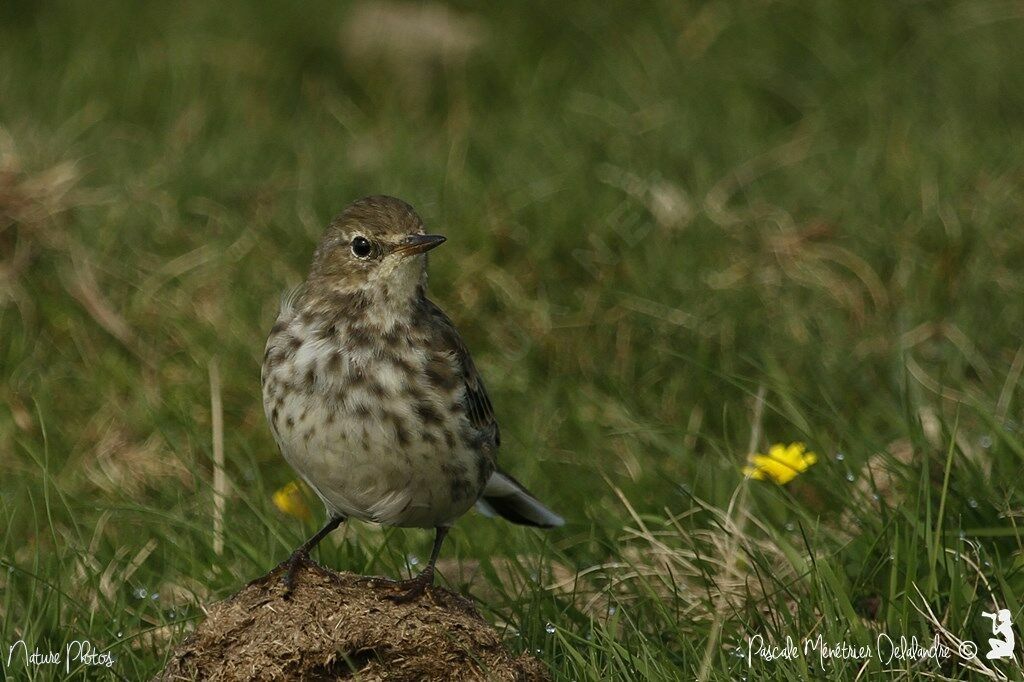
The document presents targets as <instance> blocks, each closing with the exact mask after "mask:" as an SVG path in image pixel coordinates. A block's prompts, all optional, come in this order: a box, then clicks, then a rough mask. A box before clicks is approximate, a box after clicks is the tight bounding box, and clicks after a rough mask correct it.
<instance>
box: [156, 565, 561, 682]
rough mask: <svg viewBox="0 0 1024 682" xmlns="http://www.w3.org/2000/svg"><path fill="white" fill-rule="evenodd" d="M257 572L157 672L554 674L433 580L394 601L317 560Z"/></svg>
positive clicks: (370, 676) (209, 676)
mask: <svg viewBox="0 0 1024 682" xmlns="http://www.w3.org/2000/svg"><path fill="white" fill-rule="evenodd" d="M297 582H298V584H297V586H296V588H295V591H294V592H293V593H292V595H291V596H290V597H289V598H288V599H284V597H283V595H284V587H283V585H282V583H281V580H280V576H279V574H278V575H275V574H273V573H271V574H269V575H268V576H265V577H264V578H261V579H260V580H257V581H254V582H253V583H252V584H250V585H248V586H246V587H245V588H243V589H242V590H241V591H240V592H239V593H238V594H236V595H234V596H233V597H231V598H229V599H226V600H225V601H222V602H219V603H217V604H215V605H214V606H212V607H211V608H210V609H209V611H208V613H207V617H206V620H205V621H204V622H203V623H202V624H201V625H199V627H198V628H197V629H196V632H195V633H193V634H192V635H191V636H190V637H188V639H186V640H185V641H184V642H183V643H182V644H181V645H180V646H179V647H178V649H177V650H176V651H175V652H174V654H173V656H172V657H171V660H170V662H169V663H168V665H167V667H166V668H165V669H164V671H163V672H162V673H160V675H158V676H157V678H156V679H157V680H161V681H164V682H168V681H171V680H194V679H202V680H252V679H261V680H292V679H305V680H335V679H341V680H344V679H359V680H454V679H458V680H475V679H486V680H548V679H550V676H549V674H548V671H547V669H546V668H545V667H544V665H543V664H542V663H541V662H540V661H538V660H537V659H535V658H533V657H532V656H529V655H527V654H525V653H524V654H519V655H518V656H517V655H515V654H513V653H512V652H510V651H509V650H508V649H507V648H506V647H505V646H504V644H503V643H502V641H501V637H500V635H499V634H498V632H497V631H496V630H495V629H494V628H493V627H491V625H489V624H488V623H487V622H486V621H485V620H484V619H483V618H482V617H481V616H480V614H479V613H478V612H477V611H476V609H474V608H473V606H472V604H471V603H470V602H469V601H468V600H466V599H465V598H463V597H461V596H459V595H457V594H454V593H452V592H449V591H448V590H445V589H443V588H439V587H434V588H430V589H429V590H428V592H427V593H426V594H425V595H423V597H421V598H420V599H418V600H416V601H414V602H412V603H408V604H395V603H393V602H391V601H388V600H387V599H386V598H385V595H387V594H388V591H389V590H390V589H391V588H390V587H387V586H370V585H368V584H367V583H366V582H361V581H360V578H359V576H356V575H353V574H351V573H340V574H339V573H334V572H333V571H328V570H327V569H321V568H319V567H316V568H313V567H309V568H304V569H303V570H301V571H300V572H299V574H298V578H297Z"/></svg>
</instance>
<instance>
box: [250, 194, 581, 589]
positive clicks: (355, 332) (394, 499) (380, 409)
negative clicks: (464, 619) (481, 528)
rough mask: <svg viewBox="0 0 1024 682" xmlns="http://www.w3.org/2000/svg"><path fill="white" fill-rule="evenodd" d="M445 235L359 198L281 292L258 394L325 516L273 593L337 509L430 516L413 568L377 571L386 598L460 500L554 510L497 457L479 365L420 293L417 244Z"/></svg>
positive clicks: (548, 517)
mask: <svg viewBox="0 0 1024 682" xmlns="http://www.w3.org/2000/svg"><path fill="white" fill-rule="evenodd" d="M445 241H446V238H445V237H444V236H441V235H436V234H427V233H426V231H425V228H424V224H423V220H422V219H421V218H420V216H419V215H418V214H417V213H416V211H415V210H414V209H413V208H412V206H410V205H409V204H407V203H405V202H404V201H402V200H400V199H396V198H394V197H390V196H370V197H365V198H362V199H359V200H357V201H355V202H353V203H351V204H350V205H349V206H347V207H346V208H345V209H344V210H343V211H342V212H341V213H340V214H339V215H337V216H336V217H335V218H334V219H333V220H332V221H331V222H330V223H329V225H328V226H327V228H326V230H325V231H324V233H323V235H322V237H321V239H320V242H319V244H318V245H317V247H316V249H315V250H314V252H313V257H312V263H311V265H310V267H309V272H308V276H307V277H306V280H305V281H304V282H303V283H302V284H300V285H299V286H298V287H296V288H295V289H294V290H293V291H292V292H291V293H290V294H288V295H286V296H284V297H283V298H282V302H281V307H280V312H279V314H278V316H277V319H276V320H275V322H274V325H273V327H272V328H271V330H270V335H269V337H268V339H267V344H266V350H265V353H264V357H263V366H262V373H261V374H262V377H261V378H262V394H263V405H264V408H265V411H266V416H267V421H268V423H269V425H270V429H271V431H272V433H273V436H274V439H275V441H276V442H277V445H278V447H279V449H280V451H281V454H282V455H283V457H284V459H285V460H286V461H287V462H288V464H289V465H291V467H292V468H293V469H294V470H295V472H296V473H297V474H298V476H299V477H300V478H301V479H302V480H303V481H304V482H305V483H306V484H307V485H308V486H309V487H310V489H312V490H313V491H314V492H315V493H316V495H317V496H318V497H319V498H320V499H321V501H322V502H323V503H324V507H325V509H326V518H327V521H326V523H325V524H324V526H323V527H322V528H321V529H320V530H319V531H318V532H317V533H316V534H314V535H313V536H312V537H310V538H309V539H308V540H306V541H305V542H304V543H303V544H302V545H300V546H299V547H298V548H297V549H295V551H294V552H292V554H291V555H290V556H289V557H288V559H286V560H285V561H283V562H282V563H281V565H280V566H278V569H282V570H285V576H284V583H285V594H286V595H287V594H290V593H291V591H292V590H293V589H294V586H295V580H296V575H297V571H298V569H299V568H300V567H301V566H303V565H310V564H313V562H311V560H310V558H309V553H310V551H312V550H313V548H314V547H316V546H317V544H319V543H320V541H321V540H323V538H324V537H326V536H327V535H328V534H329V533H331V532H332V531H333V530H334V529H336V528H338V527H339V526H340V525H341V524H342V523H344V522H345V521H346V520H348V519H357V520H361V521H366V522H372V523H376V524H380V525H383V526H397V527H404V528H423V529H433V530H434V542H433V547H432V549H431V552H430V559H429V560H428V562H427V564H426V566H425V567H424V569H423V570H422V571H421V572H420V573H419V574H418V575H416V576H415V577H413V578H411V579H408V580H387V579H383V580H384V582H385V584H389V585H391V586H393V587H395V588H396V590H397V593H396V594H393V595H391V596H389V597H388V598H389V599H393V600H394V601H400V602H401V601H410V600H412V599H415V598H417V597H419V596H420V595H422V594H423V593H424V591H426V589H427V588H428V587H429V586H430V585H432V584H433V581H434V572H435V564H436V562H437V558H438V555H439V554H440V551H441V546H442V544H443V543H444V539H445V536H446V535H447V533H448V531H449V529H450V528H451V526H452V524H453V523H454V522H455V520H456V519H458V518H459V517H461V516H462V515H463V514H465V513H466V512H468V511H469V510H470V509H471V508H473V507H474V505H476V507H477V508H478V509H479V510H480V511H481V512H482V513H484V514H485V515H488V516H495V515H497V516H500V517H503V518H505V519H507V520H509V521H511V522H513V523H516V524H522V525H527V526H535V527H539V528H553V527H556V526H561V525H562V524H563V523H564V519H563V518H562V517H561V516H559V515H558V514H556V513H555V512H553V511H552V510H551V509H549V508H548V507H547V506H545V505H544V504H543V503H542V502H540V501H539V500H538V499H537V498H536V497H535V496H534V495H533V494H531V493H530V492H529V491H528V490H527V489H526V488H525V487H524V486H523V485H522V484H521V483H519V481H517V480H516V479H515V478H513V477H512V476H511V475H510V474H508V473H506V472H505V471H503V470H502V469H500V468H499V467H498V462H497V455H498V450H499V446H500V445H501V434H500V431H499V428H498V422H497V419H496V418H495V413H494V408H493V406H492V403H491V400H490V398H489V396H488V394H487V390H486V389H485V388H484V382H483V379H482V378H481V376H480V373H479V371H478V370H477V367H476V365H475V364H474V362H473V358H472V356H471V355H470V353H469V350H468V349H467V347H466V344H465V343H464V341H463V339H462V337H461V336H460V334H459V332H458V330H457V329H456V327H455V324H454V323H453V322H452V320H451V319H450V318H449V317H448V315H446V314H445V313H444V311H443V310H441V308H440V307H438V306H437V305H436V304H435V303H433V302H432V301H431V300H430V299H429V298H428V297H427V255H426V254H427V252H428V251H431V250H432V249H435V248H436V247H438V246H440V245H441V244H443V243H444V242H445ZM313 565H314V566H315V565H316V564H313ZM275 570H277V569H275Z"/></svg>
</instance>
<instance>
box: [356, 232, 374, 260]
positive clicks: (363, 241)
mask: <svg viewBox="0 0 1024 682" xmlns="http://www.w3.org/2000/svg"><path fill="white" fill-rule="evenodd" d="M372 250H373V248H372V247H371V245H370V240H369V239H367V238H366V237H356V238H355V239H353V240H352V253H353V254H355V256H356V258H366V257H367V256H369V255H370V252H371V251H372Z"/></svg>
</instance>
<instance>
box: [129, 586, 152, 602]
mask: <svg viewBox="0 0 1024 682" xmlns="http://www.w3.org/2000/svg"><path fill="white" fill-rule="evenodd" d="M132 596H133V597H135V598H136V599H145V598H146V597H148V596H149V591H148V590H147V589H146V588H145V587H137V588H135V591H134V592H132Z"/></svg>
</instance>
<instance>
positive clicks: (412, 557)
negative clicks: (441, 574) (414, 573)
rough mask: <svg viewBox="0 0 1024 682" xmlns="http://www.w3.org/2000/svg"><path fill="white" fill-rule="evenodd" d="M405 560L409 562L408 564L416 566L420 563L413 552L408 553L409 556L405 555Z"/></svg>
mask: <svg viewBox="0 0 1024 682" xmlns="http://www.w3.org/2000/svg"><path fill="white" fill-rule="evenodd" d="M405 560H406V561H407V562H408V563H409V565H410V566H416V565H417V564H419V563H420V558H419V557H418V556H416V555H415V554H410V555H409V556H407V557H405Z"/></svg>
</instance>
